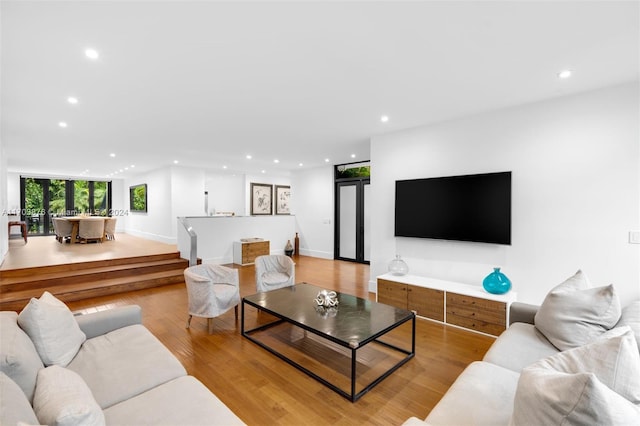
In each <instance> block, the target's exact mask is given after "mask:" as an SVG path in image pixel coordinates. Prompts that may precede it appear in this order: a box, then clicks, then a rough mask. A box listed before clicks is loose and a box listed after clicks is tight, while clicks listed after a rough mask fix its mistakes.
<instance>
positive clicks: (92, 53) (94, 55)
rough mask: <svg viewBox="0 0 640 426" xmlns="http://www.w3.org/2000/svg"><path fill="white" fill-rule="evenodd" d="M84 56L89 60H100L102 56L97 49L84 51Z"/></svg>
mask: <svg viewBox="0 0 640 426" xmlns="http://www.w3.org/2000/svg"><path fill="white" fill-rule="evenodd" d="M84 55H85V56H86V57H87V58H89V59H98V57H99V56H100V54H99V53H98V51H97V50H95V49H87V50H85V51H84Z"/></svg>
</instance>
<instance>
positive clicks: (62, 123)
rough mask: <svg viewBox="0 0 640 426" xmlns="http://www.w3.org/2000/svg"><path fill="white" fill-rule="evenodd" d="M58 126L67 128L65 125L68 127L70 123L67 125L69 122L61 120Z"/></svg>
mask: <svg viewBox="0 0 640 426" xmlns="http://www.w3.org/2000/svg"><path fill="white" fill-rule="evenodd" d="M58 126H60V127H62V128H65V127H67V126H68V125H67V123H65V122H64V121H61V122H59V123H58Z"/></svg>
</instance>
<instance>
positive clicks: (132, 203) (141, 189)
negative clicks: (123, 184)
mask: <svg viewBox="0 0 640 426" xmlns="http://www.w3.org/2000/svg"><path fill="white" fill-rule="evenodd" d="M129 210H130V211H132V212H146V211H147V184H146V183H143V184H140V185H134V186H130V187H129Z"/></svg>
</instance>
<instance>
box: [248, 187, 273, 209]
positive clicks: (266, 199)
mask: <svg viewBox="0 0 640 426" xmlns="http://www.w3.org/2000/svg"><path fill="white" fill-rule="evenodd" d="M272 198H273V187H272V186H271V185H269V184H266V183H253V182H251V215H252V216H253V215H270V214H271V212H272V211H273V209H272V204H273V203H272V201H271V199H272Z"/></svg>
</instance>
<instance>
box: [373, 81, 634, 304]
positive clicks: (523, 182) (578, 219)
mask: <svg viewBox="0 0 640 426" xmlns="http://www.w3.org/2000/svg"><path fill="white" fill-rule="evenodd" d="M638 90H639V87H638V84H637V83H636V84H627V85H623V86H617V87H613V88H608V89H603V90H599V91H594V92H589V93H585V94H581V95H578V96H570V97H564V98H558V99H555V100H550V101H545V102H540V103H535V104H530V105H524V106H521V107H517V108H510V109H506V110H501V111H497V112H491V113H486V114H481V115H477V116H473V117H468V118H464V119H460V120H455V121H449V122H445V123H441V124H438V125H433V126H428V127H422V128H417V129H412V130H407V131H403V132H399V133H395V134H389V135H385V136H381V137H375V138H373V139H372V144H371V163H372V179H371V185H372V204H373V206H374V211H373V214H372V228H373V229H374V232H373V235H372V260H371V277H372V280H374V279H375V276H377V275H379V274H382V273H384V272H386V270H387V264H388V262H389V261H390V260H391V259H393V257H394V255H395V254H396V253H398V254H400V255H402V256H403V258H404V259H405V260H406V262H407V263H408V265H409V268H410V273H412V274H417V275H426V276H432V277H435V278H441V279H446V280H451V281H460V282H464V283H469V284H475V285H481V283H482V279H483V278H484V276H486V275H487V274H488V273H489V272H491V268H492V267H493V266H500V267H502V269H503V272H504V273H505V274H506V275H507V276H509V277H510V278H511V280H512V282H513V288H514V290H515V291H517V292H518V300H520V301H525V302H529V303H541V302H542V300H543V298H544V296H545V294H546V293H547V292H548V291H549V290H550V289H551V288H552V287H553V286H555V285H556V284H558V283H560V282H561V281H562V280H564V279H565V278H567V277H568V276H570V275H571V274H573V273H574V272H575V271H576V270H577V269H579V268H582V269H583V270H584V271H585V272H586V273H587V274H588V276H589V277H590V278H591V281H592V282H593V283H594V284H599V285H604V284H608V283H614V285H615V286H616V289H617V290H618V292H619V294H620V296H621V299H622V303H623V305H624V304H626V303H628V302H629V301H630V300H631V299H634V298H635V299H637V298H639V297H640V245H632V244H629V243H628V231H630V230H638V229H640V142H639V140H640V137H639V127H638V123H639V121H638V119H639V113H640V111H639V108H638ZM509 170H510V171H512V172H513V175H512V185H513V187H512V245H511V246H500V245H492V244H480V243H465V242H447V241H436V240H427V239H412V238H395V237H394V236H393V223H394V201H393V200H394V190H395V189H394V184H395V180H398V179H410V178H423V177H433V176H448V175H458V174H472V173H484V172H494V171H509ZM371 284H372V287H373V282H372V283H371ZM372 289H373V288H372Z"/></svg>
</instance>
